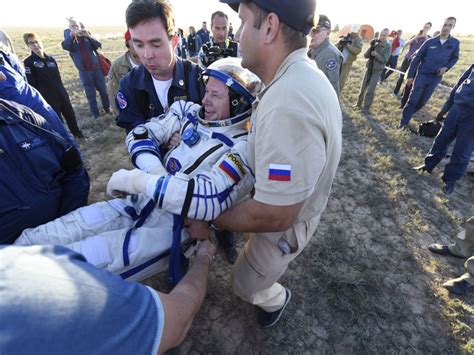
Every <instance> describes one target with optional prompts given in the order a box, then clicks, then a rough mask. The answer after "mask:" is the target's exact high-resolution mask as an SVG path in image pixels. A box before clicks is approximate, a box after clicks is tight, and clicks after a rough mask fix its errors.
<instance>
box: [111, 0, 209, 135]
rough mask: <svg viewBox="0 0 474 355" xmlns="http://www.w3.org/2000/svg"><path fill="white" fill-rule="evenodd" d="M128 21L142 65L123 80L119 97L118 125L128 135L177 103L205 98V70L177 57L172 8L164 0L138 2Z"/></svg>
mask: <svg viewBox="0 0 474 355" xmlns="http://www.w3.org/2000/svg"><path fill="white" fill-rule="evenodd" d="M126 22H127V27H128V28H129V31H130V35H131V38H132V42H133V44H134V46H135V50H136V52H137V54H138V56H139V57H140V60H141V62H142V64H141V65H140V66H139V67H137V68H134V69H132V70H131V71H130V72H129V73H128V74H127V75H126V76H125V77H124V78H123V79H122V80H121V81H120V87H119V91H118V92H117V96H116V98H115V103H116V106H117V109H118V116H117V117H116V119H115V122H116V123H117V125H118V126H119V127H123V128H125V129H126V130H127V132H128V131H130V130H131V129H132V128H133V127H135V126H136V125H138V124H141V123H144V122H146V121H147V120H149V119H150V118H152V117H156V116H159V115H161V114H162V113H164V112H165V111H166V110H167V109H168V108H169V107H170V106H171V105H172V104H173V102H175V101H178V100H185V101H193V102H195V103H198V104H200V103H201V100H202V98H203V97H204V84H203V83H202V81H201V75H200V74H201V69H200V68H199V67H198V66H197V65H196V64H194V63H192V62H190V61H189V60H183V59H181V58H179V57H178V56H177V55H176V54H175V48H176V45H177V42H173V36H174V33H175V29H174V13H173V8H172V7H171V5H170V4H169V3H168V2H167V1H164V0H157V1H154V2H151V1H134V2H132V3H131V4H130V5H129V7H128V8H127V11H126ZM157 43H160V44H161V45H160V46H157V45H156V44H157Z"/></svg>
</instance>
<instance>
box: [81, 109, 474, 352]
mask: <svg viewBox="0 0 474 355" xmlns="http://www.w3.org/2000/svg"><path fill="white" fill-rule="evenodd" d="M343 104H344V103H343ZM348 104H349V102H347V104H346V105H345V106H348ZM344 111H345V113H344V128H343V139H344V141H343V142H344V143H343V155H342V158H341V164H340V166H339V169H338V172H337V175H336V179H335V182H334V185H333V190H332V195H331V197H330V199H329V203H328V207H327V209H326V211H325V212H324V214H323V217H322V220H321V223H320V225H319V228H318V230H317V233H316V235H315V236H314V237H313V239H312V241H311V244H310V245H309V246H308V247H307V248H306V249H305V251H304V252H303V253H302V255H301V256H300V257H299V258H297V260H296V261H295V262H294V263H293V264H291V265H290V267H289V269H288V271H287V272H286V273H285V275H284V276H283V278H282V280H281V282H282V283H283V284H284V285H285V286H287V287H289V288H290V289H291V291H292V293H293V298H292V301H291V302H290V304H289V305H288V308H287V310H286V311H285V313H284V315H283V317H282V319H281V321H280V322H279V324H278V325H277V326H276V327H274V328H272V329H269V330H262V329H260V328H259V327H258V326H257V325H256V323H255V312H254V308H253V306H251V305H249V304H246V303H245V302H243V301H241V300H240V299H238V298H237V296H235V295H234V293H233V292H232V289H231V286H230V270H231V267H230V265H229V264H227V262H226V261H225V259H224V257H223V254H222V253H221V252H219V254H218V257H217V259H216V261H215V263H214V264H213V266H212V271H211V274H210V281H209V290H208V294H207V297H206V300H205V301H204V304H203V306H202V308H201V310H200V311H199V313H198V315H197V317H196V319H195V321H194V323H193V325H192V327H191V330H190V332H189V335H188V336H187V338H186V339H185V341H184V342H183V344H182V345H181V346H180V347H179V348H177V349H175V350H173V351H171V353H176V354H188V353H190V354H201V353H210V354H220V353H278V354H285V353H321V354H324V353H374V354H375V353H414V352H415V353H443V354H446V353H447V354H450V353H462V352H471V351H472V349H473V348H472V337H473V331H472V327H473V326H474V319H473V313H474V311H473V308H472V306H471V305H473V301H474V295H467V296H464V297H461V298H455V297H451V296H449V295H448V292H447V291H446V290H445V289H444V288H442V287H441V286H440V285H441V284H442V283H443V282H444V281H445V280H447V279H449V278H451V277H455V276H457V275H460V274H461V273H462V270H463V268H462V264H463V261H462V260H461V259H455V260H453V259H450V258H444V257H437V256H433V255H431V253H430V252H429V251H428V250H427V249H426V247H427V246H428V245H429V244H430V243H433V242H438V241H439V242H449V241H450V240H451V238H452V237H453V236H454V235H455V233H456V232H457V231H458V230H459V225H460V223H461V222H462V221H463V220H465V219H466V218H468V217H469V216H470V215H473V214H474V206H473V201H474V189H473V186H474V185H473V183H474V178H473V177H465V178H464V179H463V180H462V181H461V183H460V184H458V185H459V186H457V187H456V190H455V192H454V193H453V194H452V195H451V196H450V197H449V198H447V197H446V196H445V195H444V194H443V193H442V192H441V186H442V185H441V182H440V176H441V174H442V166H443V165H444V163H442V164H441V166H440V167H439V168H438V169H437V170H436V171H435V172H434V173H433V175H426V174H425V175H422V174H419V173H417V172H415V171H411V170H410V169H409V168H410V167H411V166H412V165H413V164H412V163H413V162H415V161H416V159H417V158H416V157H415V156H414V155H413V154H412V153H413V152H414V151H418V152H419V156H420V157H422V156H423V154H424V152H426V151H427V149H429V146H430V144H431V140H430V139H427V138H423V137H419V136H415V135H412V134H410V133H406V132H399V131H397V130H396V129H394V127H395V126H396V122H392V121H393V120H392V121H387V120H390V117H385V118H384V119H381V120H379V119H377V118H376V117H375V116H371V115H363V114H361V113H358V112H352V110H351V109H347V108H345V109H344ZM83 127H84V130H85V132H86V133H87V135H88V137H89V138H87V139H85V140H83V141H82V142H81V146H82V148H83V152H84V154H85V156H86V160H87V164H88V166H89V171H90V173H91V176H92V181H93V190H92V193H91V202H92V201H96V200H102V199H104V198H105V197H106V196H105V194H104V191H105V186H106V183H107V180H108V177H109V176H110V174H111V173H112V172H113V171H114V170H116V169H118V168H119V167H122V166H129V163H128V157H127V155H126V154H125V148H124V146H123V145H122V144H121V143H122V142H123V137H124V134H123V132H122V131H121V130H120V129H118V128H116V127H114V125H113V120H112V118H111V117H105V118H103V119H101V120H99V121H95V122H92V123H91V122H89V123H88V124H86V125H83ZM106 132H107V134H106ZM403 147H405V148H403ZM408 151H409V152H410V154H409V153H407V152H408ZM418 162H419V161H418ZM241 245H242V244H241ZM241 245H240V246H241ZM165 276H166V275H158V276H156V277H154V278H151V279H149V280H147V282H146V283H147V284H149V285H151V286H153V287H156V288H157V289H159V290H164V291H166V290H169V286H168V285H167V284H166V277H165Z"/></svg>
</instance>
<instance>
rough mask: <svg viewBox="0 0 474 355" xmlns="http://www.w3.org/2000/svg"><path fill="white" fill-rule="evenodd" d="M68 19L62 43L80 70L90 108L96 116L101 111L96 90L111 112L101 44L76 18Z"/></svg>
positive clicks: (105, 109) (106, 110)
mask: <svg viewBox="0 0 474 355" xmlns="http://www.w3.org/2000/svg"><path fill="white" fill-rule="evenodd" d="M68 21H69V31H68V30H66V31H64V41H63V42H62V43H61V45H62V47H63V49H65V50H67V51H68V52H69V53H70V55H71V58H72V61H73V62H74V65H75V66H76V68H77V70H79V78H80V80H81V83H82V86H83V87H84V90H85V92H86V97H87V102H88V103H89V109H90V111H91V114H92V115H93V116H94V118H98V117H99V116H100V113H99V109H98V107H97V99H96V90H97V91H99V94H100V98H101V101H102V106H103V108H104V111H105V112H106V113H109V112H110V102H109V96H108V95H107V87H106V85H105V78H104V75H103V74H102V71H101V69H100V64H99V57H98V55H97V52H96V51H97V50H98V49H99V48H100V47H101V44H100V42H99V41H98V40H96V39H95V38H94V37H92V36H91V34H90V32H89V31H87V30H86V29H85V27H84V25H82V24H80V23H79V22H78V21H77V20H76V19H75V18H73V17H71V18H69V19H68ZM81 25H82V28H81Z"/></svg>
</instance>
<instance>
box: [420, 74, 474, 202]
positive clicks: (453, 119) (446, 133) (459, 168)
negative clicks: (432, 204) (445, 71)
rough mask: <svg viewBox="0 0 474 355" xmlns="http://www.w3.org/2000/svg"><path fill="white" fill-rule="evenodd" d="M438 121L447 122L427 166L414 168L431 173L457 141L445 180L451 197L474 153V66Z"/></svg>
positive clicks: (434, 145) (446, 191)
mask: <svg viewBox="0 0 474 355" xmlns="http://www.w3.org/2000/svg"><path fill="white" fill-rule="evenodd" d="M446 114H447V116H446ZM445 118H446V119H445ZM436 120H437V121H444V125H443V127H442V128H441V131H440V132H439V133H438V135H437V136H436V138H435V140H434V142H433V145H432V147H431V149H430V151H429V153H428V155H427V156H426V158H425V163H424V164H423V165H420V166H418V167H415V168H414V169H415V170H418V171H426V172H429V173H431V171H432V170H433V169H434V168H435V167H436V165H438V163H439V162H440V161H441V160H442V159H443V158H444V157H445V156H446V153H447V151H448V147H449V145H450V144H451V142H452V141H453V140H456V143H455V144H454V148H453V151H452V153H451V159H450V160H449V163H448V164H447V165H446V166H445V168H444V174H443V177H442V179H443V182H444V187H443V191H444V193H446V194H447V195H449V194H450V193H452V192H453V190H454V186H455V185H456V182H457V181H458V180H460V179H461V178H462V177H463V176H464V173H465V172H466V168H467V166H468V164H469V160H470V159H471V155H472V152H473V150H474V65H471V67H470V68H469V69H468V70H466V72H465V73H464V74H463V75H462V76H461V78H460V79H459V81H458V83H457V84H456V86H455V87H454V88H453V89H452V90H451V94H450V95H449V99H448V101H446V103H445V104H444V105H443V107H442V108H441V111H440V112H439V113H438V115H437V116H436Z"/></svg>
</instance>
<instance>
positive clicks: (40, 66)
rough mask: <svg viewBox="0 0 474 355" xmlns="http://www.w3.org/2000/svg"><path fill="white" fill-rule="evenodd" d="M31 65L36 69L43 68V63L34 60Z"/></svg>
mask: <svg viewBox="0 0 474 355" xmlns="http://www.w3.org/2000/svg"><path fill="white" fill-rule="evenodd" d="M33 65H34V66H35V67H36V68H44V63H43V62H39V61H37V60H35V61H34V62H33Z"/></svg>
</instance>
